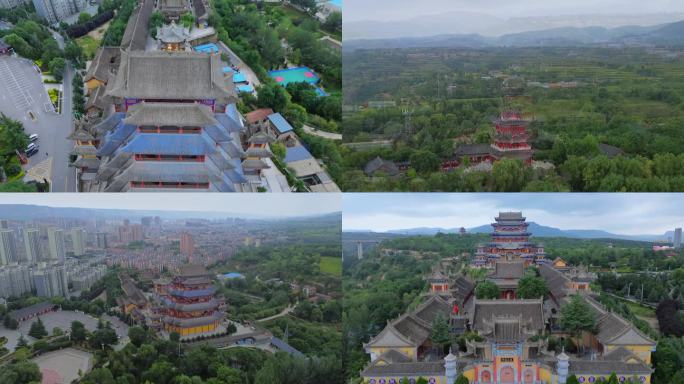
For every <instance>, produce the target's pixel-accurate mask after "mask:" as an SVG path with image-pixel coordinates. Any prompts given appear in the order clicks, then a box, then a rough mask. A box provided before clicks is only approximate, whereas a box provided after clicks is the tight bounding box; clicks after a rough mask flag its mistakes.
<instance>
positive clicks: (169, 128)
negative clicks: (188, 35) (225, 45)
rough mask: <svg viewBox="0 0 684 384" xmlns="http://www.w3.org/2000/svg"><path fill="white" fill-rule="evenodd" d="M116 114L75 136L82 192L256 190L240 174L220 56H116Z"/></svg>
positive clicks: (236, 124)
mask: <svg viewBox="0 0 684 384" xmlns="http://www.w3.org/2000/svg"><path fill="white" fill-rule="evenodd" d="M120 62H121V63H120V65H119V68H118V71H117V74H116V76H115V78H113V79H111V80H110V81H109V82H108V83H107V90H106V95H107V97H108V98H109V99H110V100H111V101H112V103H113V105H114V112H113V113H111V114H110V115H108V116H107V117H105V118H104V119H103V120H102V121H100V122H99V123H96V124H93V125H92V126H87V127H86V126H84V127H80V128H78V127H77V130H76V131H75V132H74V133H73V134H72V137H73V139H74V140H76V141H77V143H78V144H79V146H78V148H79V149H80V150H81V151H80V152H79V153H78V155H80V156H81V157H80V158H79V163H78V164H75V165H77V166H79V169H80V176H79V179H80V182H81V186H80V187H79V189H80V190H83V191H89V192H138V191H145V192H154V191H164V192H180V191H183V192H185V191H197V192H254V191H255V190H256V187H255V186H254V185H252V184H250V183H249V181H248V180H247V179H246V178H245V175H244V172H243V169H242V159H243V158H245V157H246V153H245V152H244V150H243V149H242V144H241V137H240V134H241V133H242V132H243V131H244V125H243V123H242V120H241V118H240V114H239V112H238V111H237V108H236V105H235V102H236V100H237V94H236V91H235V87H234V85H233V83H232V78H231V77H230V76H231V75H229V76H228V77H227V78H224V75H223V73H222V66H221V59H220V57H219V56H218V55H207V54H200V53H191V52H137V51H133V52H127V51H123V52H122V53H121V59H120Z"/></svg>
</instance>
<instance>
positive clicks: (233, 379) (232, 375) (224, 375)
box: [216, 366, 244, 384]
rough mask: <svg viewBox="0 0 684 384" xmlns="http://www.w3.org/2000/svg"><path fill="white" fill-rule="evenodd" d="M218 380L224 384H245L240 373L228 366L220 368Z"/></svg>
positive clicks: (217, 374) (217, 373)
mask: <svg viewBox="0 0 684 384" xmlns="http://www.w3.org/2000/svg"><path fill="white" fill-rule="evenodd" d="M216 378H217V379H219V380H220V381H221V383H222V384H241V383H243V382H244V381H243V380H242V377H240V371H238V370H237V369H233V368H230V367H226V366H222V367H219V369H218V371H217V372H216Z"/></svg>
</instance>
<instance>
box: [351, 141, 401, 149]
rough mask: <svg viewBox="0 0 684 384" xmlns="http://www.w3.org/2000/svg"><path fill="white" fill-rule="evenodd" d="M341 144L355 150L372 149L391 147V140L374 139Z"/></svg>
mask: <svg viewBox="0 0 684 384" xmlns="http://www.w3.org/2000/svg"><path fill="white" fill-rule="evenodd" d="M342 145H343V146H345V147H349V148H351V149H355V150H368V149H373V148H391V147H392V140H375V141H366V142H358V143H344V144H342Z"/></svg>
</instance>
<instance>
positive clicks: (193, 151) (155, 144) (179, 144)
mask: <svg viewBox="0 0 684 384" xmlns="http://www.w3.org/2000/svg"><path fill="white" fill-rule="evenodd" d="M123 150H124V151H125V152H129V153H149V154H160V155H188V156H199V155H206V154H209V153H213V152H214V151H215V149H214V148H213V147H212V146H211V145H210V144H209V141H208V140H207V139H206V138H205V137H204V135H187V134H177V133H165V134H156V133H140V134H138V135H137V136H136V137H135V138H133V140H131V141H130V142H129V143H128V144H126V146H125V147H124V148H123Z"/></svg>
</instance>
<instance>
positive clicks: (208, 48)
mask: <svg viewBox="0 0 684 384" xmlns="http://www.w3.org/2000/svg"><path fill="white" fill-rule="evenodd" d="M195 51H197V52H202V53H218V51H219V49H218V47H217V46H216V44H214V43H208V44H202V45H198V46H196V47H195Z"/></svg>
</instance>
